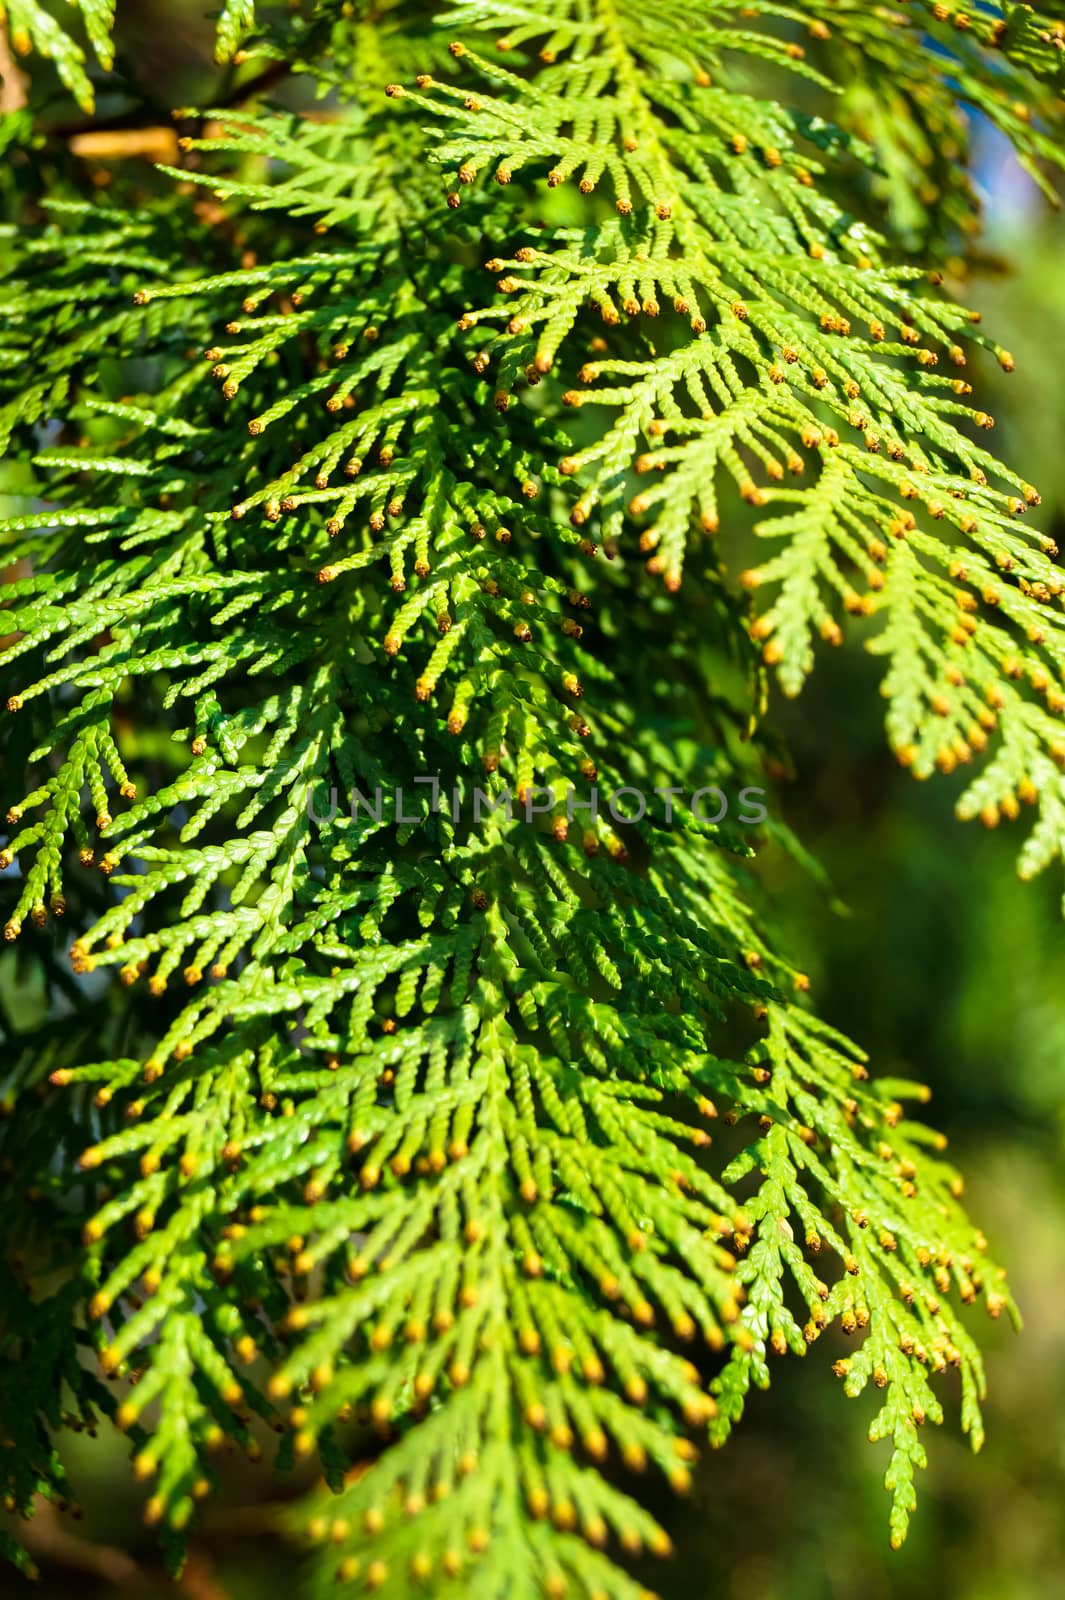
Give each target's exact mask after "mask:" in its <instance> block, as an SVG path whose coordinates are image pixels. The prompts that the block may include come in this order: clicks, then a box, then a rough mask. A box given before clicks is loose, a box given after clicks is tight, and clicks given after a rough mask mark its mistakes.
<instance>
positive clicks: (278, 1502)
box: [0, 0, 1065, 1600]
mask: <svg viewBox="0 0 1065 1600" xmlns="http://www.w3.org/2000/svg"><path fill="white" fill-rule="evenodd" d="M203 11H204V7H203V6H202V5H201V4H200V3H199V0H186V3H181V0H177V3H175V0H151V3H150V4H149V3H147V0H144V3H141V4H139V5H127V6H125V7H123V6H121V5H120V6H119V12H120V16H122V15H123V13H124V16H125V24H124V31H123V33H122V36H121V41H120V51H119V65H120V69H121V70H123V71H125V72H126V74H127V79H128V81H130V82H133V81H134V80H135V81H136V82H137V84H138V87H139V92H140V93H141V94H146V95H147V96H149V97H150V96H151V95H153V94H154V93H155V88H154V87H153V86H157V85H158V84H159V83H160V81H163V74H164V71H165V82H166V84H167V92H166V99H167V102H168V103H171V104H172V103H175V102H177V101H179V100H182V99H185V100H190V101H193V100H204V99H206V100H208V101H209V100H210V98H211V93H212V89H213V88H214V87H215V86H217V84H218V82H219V74H218V71H217V70H216V69H214V68H212V66H211V65H210V49H211V37H212V25H211V23H210V22H205V21H199V20H198V21H196V22H193V21H192V20H191V19H193V18H197V19H200V18H202V15H203ZM175 15H180V16H181V18H182V25H181V27H180V28H178V29H176V30H175V28H174V25H173V22H172V19H173V18H174V17H175ZM56 104H57V105H58V102H56ZM101 109H102V110H103V111H104V112H105V113H106V110H107V106H106V102H102V105H101ZM977 150H978V158H979V162H978V169H977V175H978V178H979V180H980V182H981V184H982V186H983V187H984V190H985V199H986V202H987V206H988V228H987V232H986V234H985V240H984V245H985V259H983V260H982V261H981V263H980V264H979V265H978V266H977V267H976V268H975V270H974V273H973V277H972V281H971V283H970V284H969V286H968V288H967V291H966V297H967V299H968V300H969V302H970V303H971V304H974V305H976V306H978V307H979V308H980V309H981V310H983V312H984V314H985V320H986V322H987V324H988V325H989V326H991V327H993V328H994V331H995V333H996V335H997V336H998V337H999V338H1000V339H1001V340H1002V342H1003V343H1004V344H1005V345H1006V346H1007V347H1009V348H1010V349H1012V351H1013V352H1014V354H1015V356H1016V357H1017V372H1016V373H1015V374H1014V376H1013V377H1011V378H1007V377H1005V376H1004V375H1003V374H1002V373H1001V372H1000V371H999V369H998V367H997V365H996V364H995V363H993V362H989V363H987V364H986V366H985V367H982V368H981V369H980V370H979V372H978V374H977V379H976V381H977V382H978V383H979V385H980V393H981V403H987V402H986V401H985V400H984V399H983V397H984V396H985V395H986V394H988V393H989V392H990V394H991V401H990V404H989V405H988V409H990V410H992V411H993V412H994V413H995V415H996V416H997V419H998V436H997V440H996V443H997V445H998V446H999V447H1001V448H1002V450H1003V451H1004V452H1005V453H1006V454H1007V455H1008V456H1010V457H1011V458H1012V459H1014V460H1015V461H1017V462H1019V463H1021V465H1022V466H1023V470H1024V472H1025V473H1026V475H1027V476H1029V477H1030V478H1031V479H1032V481H1034V482H1035V483H1037V484H1038V485H1039V487H1040V488H1041V490H1042V492H1043V496H1044V505H1043V509H1042V512H1041V513H1040V515H1041V518H1042V526H1044V527H1046V528H1047V529H1048V531H1051V532H1054V533H1055V534H1056V537H1057V538H1058V541H1059V543H1060V544H1061V545H1062V547H1063V548H1065V448H1063V445H1062V436H1063V433H1065V382H1063V375H1065V225H1063V223H1062V221H1061V220H1060V219H1058V218H1056V217H1055V216H1053V215H1051V214H1049V213H1048V212H1047V209H1046V207H1045V205H1044V203H1043V202H1042V201H1041V200H1039V199H1037V198H1036V196H1035V195H1034V192H1033V190H1032V188H1031V186H1030V185H1029V184H1028V183H1027V182H1026V180H1024V178H1023V177H1022V175H1021V174H1020V172H1019V171H1018V169H1017V168H1016V166H1015V164H1014V163H1013V162H1012V159H1011V157H1010V156H1009V154H1008V151H1006V150H1005V149H1004V148H1003V147H1001V145H1000V144H999V143H998V142H997V141H996V140H995V139H993V138H992V137H990V136H985V135H981V136H980V138H979V139H978V142H977ZM876 689H877V675H876V670H875V664H874V663H873V662H872V661H871V660H870V659H869V658H868V657H866V656H865V655H864V653H863V652H862V650H861V648H860V643H859V642H854V643H853V644H851V645H850V646H848V647H847V648H846V649H845V650H843V651H840V652H834V653H829V652H826V659H823V660H822V663H821V667H820V671H819V673H818V674H816V675H815V677H814V679H813V682H812V684H811V686H810V687H809V689H808V690H807V692H806V694H805V695H804V697H803V698H802V700H801V701H800V702H798V703H797V704H794V705H780V704H778V705H777V706H775V707H774V710H773V718H774V721H775V723H776V725H777V726H779V728H780V729H781V731H782V733H783V734H784V736H785V739H786V740H787V741H788V742H789V743H790V746H791V748H792V750H793V752H794V754H795V756H796V759H797V773H796V776H795V778H794V780H793V781H792V782H791V783H790V784H789V785H788V786H787V789H786V791H785V792H784V794H783V796H782V806H783V810H784V815H785V817H786V819H787V820H788V822H789V823H791V825H792V826H793V827H794V828H795V829H796V831H797V832H798V833H799V835H800V837H801V838H802V839H803V840H804V842H805V843H806V844H807V845H808V846H809V847H810V848H811V849H812V850H813V851H814V853H815V854H816V855H817V856H818V857H819V859H820V860H821V862H822V863H823V864H824V866H825V868H826V869H827V871H828V873H829V876H830V878H831V882H832V893H831V894H826V893H825V892H824V891H823V890H822V889H820V888H819V887H818V886H817V885H816V884H814V883H812V882H811V881H810V880H809V879H807V878H806V877H805V876H803V875H802V873H801V872H800V870H799V869H798V868H797V867H796V866H795V865H794V864H792V863H791V862H790V861H789V860H787V859H786V858H785V857H784V856H783V855H782V854H775V853H773V852H770V853H768V854H767V856H766V858H765V861H764V876H765V881H766V885H767V891H768V893H769V894H770V895H771V897H772V899H773V901H774V905H775V910H776V916H777V921H778V924H780V925H782V926H784V927H786V928H787V929H788V931H789V937H790V941H791V944H792V947H793V949H794V950H795V951H796V952H797V953H799V955H800V959H801V961H802V963H803V964H804V965H805V966H806V968H807V969H808V970H809V971H810V973H811V975H812V978H813V982H814V992H815V995H816V996H817V999H818V1002H819V1007H820V1009H821V1011H822V1014H823V1015H825V1016H826V1017H828V1018H829V1019H830V1020H831V1021H832V1022H834V1023H835V1024H836V1025H838V1026H839V1027H841V1028H843V1029H844V1030H846V1031H848V1032H850V1033H852V1034H853V1035H854V1036H856V1037H857V1038H858V1039H860V1041H861V1042H862V1043H863V1044H864V1045H865V1046H866V1048H867V1049H868V1050H869V1052H870V1055H871V1057H872V1060H873V1063H874V1065H875V1066H876V1067H877V1068H878V1069H879V1070H880V1071H886V1072H890V1073H896V1072H897V1073H901V1074H903V1075H905V1076H913V1077H916V1078H918V1079H921V1080H923V1081H924V1082H926V1083H928V1084H929V1085H930V1086H931V1087H932V1090H933V1095H934V1098H933V1103H932V1108H931V1112H930V1115H931V1117H932V1119H933V1120H934V1121H935V1122H936V1124H937V1125H938V1126H939V1127H942V1128H943V1129H944V1130H945V1131H946V1132H947V1134H948V1135H949V1137H950V1141H951V1146H952V1153H953V1157H954V1159H955V1160H956V1161H957V1163H958V1164H959V1165H961V1167H962V1168H963V1169H964V1170H965V1172H966V1173H967V1175H968V1180H969V1196H970V1203H971V1207H972V1210H973V1213H974V1215H975V1216H976V1217H977V1219H978V1220H979V1221H980V1222H981V1224H982V1226H983V1227H984V1229H985V1231H986V1233H987V1234H988V1236H989V1238H990V1240H991V1242H992V1248H993V1250H994V1251H995V1252H996V1254H997V1255H998V1256H999V1258H1000V1259H1004V1260H1005V1261H1006V1263H1007V1264H1008V1266H1009V1268H1010V1272H1011V1276H1012V1280H1013V1283H1014V1287H1015V1291H1016V1294H1017V1297H1018V1299H1019V1301H1020V1304H1021V1308H1022V1311H1023V1313H1024V1316H1025V1324H1026V1325H1025V1329H1024V1332H1023V1333H1022V1334H1021V1335H1020V1336H1017V1335H1014V1334H1013V1333H1011V1332H1010V1331H1009V1330H1008V1329H1007V1328H1004V1327H1000V1326H998V1325H995V1326H991V1325H990V1324H988V1323H986V1321H985V1320H983V1319H982V1318H981V1319H980V1324H979V1326H978V1330H977V1331H978V1333H979V1336H980V1338H981V1340H982V1341H983V1342H984V1345H985V1348H986V1350H987V1370H988V1377H989V1382H990V1390H991V1392H990V1399H989V1402H988V1407H987V1423H988V1438H987V1443H986V1445H985V1447H984V1450H983V1452H982V1454H981V1455H980V1456H979V1457H975V1458H974V1457H973V1456H972V1455H971V1454H970V1452H969V1450H968V1447H967V1445H966V1444H965V1442H964V1441H963V1440H962V1438H961V1436H960V1434H959V1433H958V1432H957V1430H956V1427H952V1426H951V1423H952V1422H956V1400H957V1397H956V1396H954V1397H953V1411H954V1413H955V1414H954V1416H948V1425H947V1426H946V1427H944V1428H943V1429H938V1430H929V1432H930V1436H929V1437H927V1438H926V1444H927V1447H928V1450H929V1456H930V1466H929V1471H928V1472H927V1473H926V1474H925V1475H924V1478H923V1481H922V1483H921V1484H920V1486H919V1487H920V1489H921V1492H922V1503H921V1505H920V1507H919V1510H918V1514H917V1516H916V1518H915V1520H914V1523H913V1527H912V1531H911V1533H910V1537H909V1540H908V1542H907V1544H906V1546H905V1548H904V1549H903V1550H902V1551H901V1552H899V1553H892V1552H891V1551H890V1549H889V1547H888V1535H887V1510H888V1503H887V1498H886V1496H885V1494H884V1492H883V1488H882V1483H881V1480H882V1477H883V1473H884V1469H885V1465H886V1461H885V1454H884V1451H885V1449H886V1446H870V1445H869V1444H867V1443H866V1442H865V1437H864V1436H865V1430H866V1428H867V1427H868V1423H869V1419H870V1416H871V1414H872V1402H871V1401H869V1400H868V1399H866V1400H860V1401H857V1402H850V1401H847V1400H845V1399H844V1397H843V1394H842V1391H841V1388H840V1387H839V1385H838V1384H837V1382H836V1380H835V1379H834V1378H833V1377H832V1374H831V1363H832V1361H833V1360H834V1359H835V1358H836V1356H837V1355H838V1354H840V1353H841V1352H842V1349H843V1340H842V1338H840V1337H838V1336H837V1337H836V1338H832V1337H826V1339H825V1340H823V1341H821V1342H820V1343H819V1344H817V1345H816V1346H814V1348H813V1349H812V1351H811V1353H810V1355H809V1356H808V1357H807V1359H806V1361H805V1362H801V1363H800V1362H798V1361H795V1360H793V1359H790V1358H789V1359H787V1360H785V1361H782V1362H780V1363H778V1364H777V1366H776V1368H775V1375H776V1382H775V1384H774V1388H773V1390H772V1392H771V1393H769V1394H766V1395H759V1396H756V1397H755V1399H754V1400H753V1401H752V1403H751V1405H750V1407H749V1411H748V1416H747V1418H746V1421H745V1425H744V1426H743V1427H742V1428H741V1429H740V1430H739V1432H738V1433H737V1434H736V1436H735V1438H734V1439H733V1441H732V1442H731V1443H730V1444H729V1446H728V1447H727V1449H726V1450H725V1451H724V1452H723V1453H722V1454H720V1455H713V1456H710V1457H708V1458H707V1459H706V1460H704V1462H703V1465H702V1468H701V1471H700V1475H699V1478H698V1481H697V1485H696V1488H695V1491H694V1493H693V1496H692V1498H691V1501H690V1503H688V1504H687V1505H686V1506H683V1507H681V1508H680V1509H679V1510H671V1509H670V1508H669V1507H668V1506H666V1505H665V1504H663V1506H662V1507H661V1510H662V1512H663V1514H665V1515H666V1516H667V1518H668V1519H669V1521H670V1523H671V1526H672V1528H673V1531H674V1534H675V1537H676V1542H677V1555H676V1557H675V1559H674V1560H673V1561H672V1563H670V1565H669V1566H668V1567H667V1568H662V1567H660V1566H657V1565H656V1567H655V1569H654V1570H653V1571H651V1570H650V1569H649V1570H648V1572H647V1581H648V1582H649V1583H651V1584H653V1586H654V1587H655V1588H656V1589H657V1590H658V1591H659V1592H660V1593H661V1594H662V1595H663V1596H665V1597H666V1600H704V1597H705V1600H710V1597H711V1596H712V1597H713V1600H859V1597H862V1600H992V1597H994V1600H1057V1597H1059V1596H1060V1597H1062V1600H1065V1164H1063V1162H1062V1143H1063V1133H1065V939H1063V938H1062V931H1061V914H1062V906H1061V874H1060V870H1059V871H1058V872H1057V873H1056V874H1055V873H1053V872H1052V873H1049V874H1047V875H1046V876H1045V877H1044V879H1042V880H1040V881H1039V882H1037V883H1035V884H1034V885H1028V886H1022V885H1021V884H1020V883H1019V882H1018V881H1017V878H1016V876H1015V870H1014V859H1015V856H1016V851H1017V847H1018V842H1019V834H1018V833H1014V834H1013V835H1012V836H1011V831H1010V825H1009V824H1008V823H1007V824H1004V825H1003V828H1002V829H1001V830H999V831H996V832H994V833H986V832H984V830H983V829H981V828H980V826H979V824H969V825H967V826H964V827H963V826H962V825H961V824H959V823H957V822H956V821H955V820H954V817H953V805H954V801H955V798H956V795H957V793H958V792H960V789H961V787H962V786H963V783H964V779H963V777H961V776H959V777H958V778H957V779H950V780H948V779H938V780H936V781H935V782H933V783H930V784H925V785H920V784H917V783H915V782H913V780H912V779H911V778H910V777H908V776H907V775H906V774H905V773H903V772H902V771H901V770H900V769H899V768H898V767H897V766H896V765H895V763H894V762H893V761H892V759H891V758H890V756H889V755H888V754H887V751H886V748H885V745H884V742H883V738H882V732H881V729H880V727H879V725H878V723H877V720H876V718H875V716H872V715H871V714H870V712H871V710H875V708H876V706H877V703H878V702H877V693H876ZM1016 827H1017V828H1019V827H1020V824H1017V825H1016ZM950 1409H951V1408H950V1407H948V1411H949V1410H950ZM268 1460H269V1452H268V1453H267V1462H268ZM70 1467H71V1475H72V1478H73V1481H74V1484H75V1486H76V1489H77V1492H78V1494H79V1497H80V1499H81V1501H82V1504H83V1507H84V1515H83V1517H82V1519H81V1520H80V1521H77V1522H75V1521H73V1520H72V1519H70V1518H68V1517H62V1516H59V1515H57V1514H56V1513H55V1512H53V1511H51V1510H50V1509H49V1508H45V1510H44V1512H43V1513H42V1515H41V1517H40V1518H38V1519H37V1521H36V1522H35V1524H34V1525H33V1526H32V1527H31V1529H30V1530H29V1540H30V1543H31V1545H32V1546H33V1549H34V1554H35V1557H36V1559H37V1561H38V1563H39V1565H40V1567H41V1570H42V1577H41V1581H40V1583H39V1584H38V1585H36V1586H33V1587H32V1588H31V1586H30V1585H28V1584H26V1583H25V1582H24V1581H23V1580H21V1579H18V1578H16V1577H14V1576H11V1575H10V1574H7V1575H5V1576H4V1577H3V1578H0V1589H2V1590H3V1592H4V1593H5V1594H10V1595H11V1597H12V1600H21V1597H22V1596H23V1595H29V1594H31V1593H34V1594H37V1595H40V1594H42V1593H43V1594H44V1595H46V1596H48V1597H49V1600H67V1597H73V1596H74V1595H78V1596H79V1597H82V1600H125V1597H129V1600H141V1597H147V1596H177V1595H180V1596H185V1597H189V1600H274V1597H275V1596H277V1595H279V1594H284V1593H293V1594H297V1593H298V1591H299V1587H300V1583H301V1576H302V1572H303V1566H304V1560H305V1557H304V1556H303V1554H302V1551H301V1549H300V1547H299V1545H298V1543H297V1542H296V1541H295V1540H293V1539H291V1538H289V1537H287V1536H286V1528H287V1527H288V1526H289V1525H290V1524H291V1522H292V1518H291V1515H290V1513H291V1501H292V1499H293V1497H294V1496H296V1495H297V1493H298V1492H299V1491H300V1489H301V1488H302V1487H304V1486H305V1483H306V1480H302V1481H300V1480H294V1479H282V1480H279V1479H277V1478H275V1477H273V1476H272V1475H271V1471H270V1468H269V1466H268V1464H265V1463H264V1465H262V1466H260V1467H259V1468H257V1469H256V1468H250V1467H249V1466H248V1465H247V1464H246V1463H244V1462H242V1461H241V1462H238V1461H237V1460H236V1459H234V1461H233V1463H232V1466H231V1470H230V1474H229V1484H228V1493H227V1494H226V1496H225V1497H224V1499H223V1500H222V1501H220V1502H217V1503H215V1504H214V1505H213V1506H209V1507H208V1508H207V1509H206V1511H205V1513H204V1515H203V1517H202V1518H201V1521H200V1524H199V1526H198V1528H197V1530H196V1532H195V1534H194V1536H193V1544H192V1554H191V1559H190V1562H189V1565H188V1568H187V1569H186V1572H185V1574H184V1576H183V1578H182V1579H181V1581H180V1582H179V1584H177V1585H176V1586H175V1585H172V1584H171V1583H170V1582H169V1581H168V1580H167V1579H166V1578H165V1577H164V1576H163V1574H162V1571H161V1567H160V1565H159V1561H158V1557H157V1555H156V1553H155V1550H154V1545H153V1540H152V1536H151V1534H150V1533H149V1532H148V1531H147V1530H143V1529H142V1526H141V1522H140V1515H139V1502H140V1500H141V1498H142V1494H141V1491H140V1490H139V1488H138V1487H137V1486H135V1485H134V1483H133V1481H132V1479H131V1477H130V1474H129V1468H128V1462H127V1446H126V1442H125V1441H124V1440H122V1439H120V1438H119V1436H118V1435H113V1436H111V1437H110V1438H101V1439H98V1440H96V1441H90V1440H87V1439H84V1438H75V1439H74V1440H73V1442H72V1446H71V1450H70Z"/></svg>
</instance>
